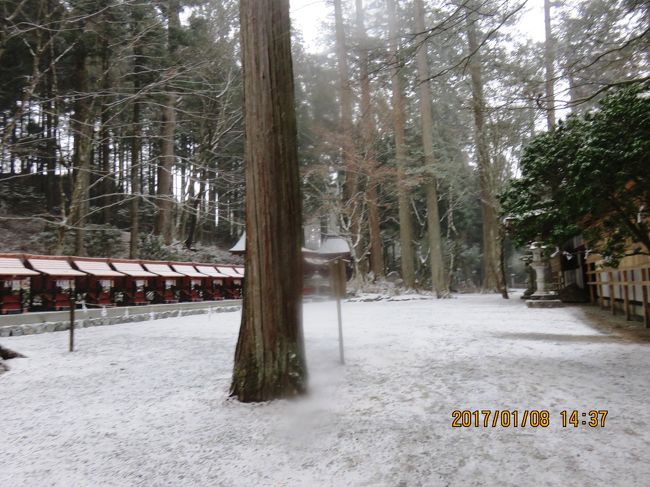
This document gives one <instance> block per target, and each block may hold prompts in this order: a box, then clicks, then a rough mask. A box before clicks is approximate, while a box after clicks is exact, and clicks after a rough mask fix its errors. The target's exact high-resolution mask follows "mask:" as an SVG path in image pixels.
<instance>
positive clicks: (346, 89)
mask: <svg viewBox="0 0 650 487" xmlns="http://www.w3.org/2000/svg"><path fill="white" fill-rule="evenodd" d="M334 21H335V27H336V57H337V61H338V68H339V103H340V105H341V107H340V108H341V116H340V119H339V131H340V135H341V153H342V160H343V170H344V173H345V182H344V184H343V208H344V210H343V213H344V218H345V220H346V223H347V227H348V228H349V232H350V243H351V246H352V258H353V260H354V262H353V264H354V269H355V275H356V278H357V280H358V281H361V280H363V274H364V272H363V271H362V270H361V269H362V268H363V267H364V265H363V263H362V260H363V259H364V258H365V257H364V251H363V248H364V241H363V238H362V236H361V231H362V226H363V225H362V223H363V211H362V206H363V203H362V202H361V201H359V196H358V194H357V193H358V186H359V168H358V167H357V166H358V165H357V164H356V156H355V147H354V141H353V138H352V136H353V125H352V88H351V86H350V72H349V69H348V48H347V45H346V41H345V27H344V24H343V9H342V6H341V0H334Z"/></svg>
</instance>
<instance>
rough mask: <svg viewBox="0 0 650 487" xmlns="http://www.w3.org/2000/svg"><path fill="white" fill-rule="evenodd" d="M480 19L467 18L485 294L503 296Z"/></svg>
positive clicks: (471, 13) (473, 11)
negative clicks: (500, 288) (478, 24)
mask: <svg viewBox="0 0 650 487" xmlns="http://www.w3.org/2000/svg"><path fill="white" fill-rule="evenodd" d="M477 18H478V17H477V15H476V11H475V10H471V11H470V12H469V15H468V18H467V42H468V48H469V52H470V53H473V55H472V56H471V58H470V61H469V72H470V77H471V86H472V110H473V112H474V127H475V139H476V154H477V159H478V172H479V184H480V197H481V220H482V223H483V280H482V283H481V289H482V291H483V292H499V283H500V281H501V279H500V278H499V273H500V272H499V269H500V258H499V231H498V211H497V206H496V205H497V203H496V198H495V196H494V182H493V174H492V167H491V163H490V153H489V146H488V140H487V133H486V127H485V97H484V95H483V79H482V74H481V55H480V51H479V46H478V40H477V32H476V31H477V28H476V22H477V20H476V19H477Z"/></svg>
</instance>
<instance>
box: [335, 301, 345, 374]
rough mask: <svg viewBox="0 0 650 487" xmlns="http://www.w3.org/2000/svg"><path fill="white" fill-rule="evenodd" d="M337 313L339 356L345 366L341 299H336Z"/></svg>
mask: <svg viewBox="0 0 650 487" xmlns="http://www.w3.org/2000/svg"><path fill="white" fill-rule="evenodd" d="M336 313H337V315H338V319H339V355H340V357H341V365H345V357H344V355H343V320H342V319H341V297H340V296H337V297H336Z"/></svg>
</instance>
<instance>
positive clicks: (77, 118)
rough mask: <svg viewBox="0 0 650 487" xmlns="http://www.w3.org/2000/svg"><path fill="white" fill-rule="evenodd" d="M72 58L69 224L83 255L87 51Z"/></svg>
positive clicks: (88, 132)
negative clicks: (74, 72) (73, 98)
mask: <svg viewBox="0 0 650 487" xmlns="http://www.w3.org/2000/svg"><path fill="white" fill-rule="evenodd" d="M78 49H79V50H78V51H77V54H76V59H75V64H76V70H77V77H76V87H75V88H76V90H77V94H78V98H77V100H76V101H75V113H74V117H73V119H72V120H71V127H72V130H73V132H74V151H73V155H72V166H73V168H74V185H73V190H72V198H71V202H70V213H69V218H70V224H71V225H72V226H73V228H74V235H75V245H74V252H75V254H76V255H80V256H81V255H85V253H86V250H85V246H84V236H85V230H84V226H85V225H86V214H87V208H88V188H89V183H90V154H91V149H92V138H93V125H92V123H91V120H92V115H91V112H92V108H91V105H92V103H91V100H90V98H89V97H88V96H87V93H88V52H87V51H86V49H85V47H83V46H80V47H79V48H78Z"/></svg>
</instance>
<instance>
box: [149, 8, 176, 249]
mask: <svg viewBox="0 0 650 487" xmlns="http://www.w3.org/2000/svg"><path fill="white" fill-rule="evenodd" d="M179 10H180V7H179V2H178V0H169V1H168V3H167V22H168V26H167V39H168V40H167V44H168V51H169V55H170V56H172V57H173V56H174V55H175V54H176V50H177V47H178V42H177V39H176V36H177V35H178V31H180V25H181V24H180V18H179ZM169 75H170V76H171V75H173V72H170V73H169ZM175 134H176V94H175V93H173V90H172V89H169V92H168V93H167V95H166V101H165V106H164V107H163V109H162V123H161V139H162V142H161V146H160V162H159V163H158V190H157V196H158V213H157V214H156V222H155V233H156V235H161V236H162V238H163V240H164V242H165V243H166V244H167V245H169V244H171V243H172V239H173V236H174V235H173V218H172V212H173V210H174V191H173V187H172V184H173V179H172V171H173V169H174V161H175V159H176V156H175V152H174V136H175Z"/></svg>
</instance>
